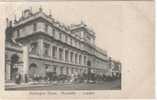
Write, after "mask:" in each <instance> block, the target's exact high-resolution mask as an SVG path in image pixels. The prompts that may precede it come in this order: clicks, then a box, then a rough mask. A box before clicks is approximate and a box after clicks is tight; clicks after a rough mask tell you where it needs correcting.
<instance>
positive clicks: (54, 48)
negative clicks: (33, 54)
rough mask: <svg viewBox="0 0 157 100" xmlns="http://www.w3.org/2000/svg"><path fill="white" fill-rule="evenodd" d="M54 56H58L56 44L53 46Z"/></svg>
mask: <svg viewBox="0 0 157 100" xmlns="http://www.w3.org/2000/svg"><path fill="white" fill-rule="evenodd" d="M52 57H53V58H55V59H56V58H57V47H56V46H53V48H52Z"/></svg>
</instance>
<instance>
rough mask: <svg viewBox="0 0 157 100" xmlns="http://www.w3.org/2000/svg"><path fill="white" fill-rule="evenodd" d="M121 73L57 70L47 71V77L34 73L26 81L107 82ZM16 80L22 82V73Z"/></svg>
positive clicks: (18, 82) (118, 76)
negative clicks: (80, 72) (59, 72)
mask: <svg viewBox="0 0 157 100" xmlns="http://www.w3.org/2000/svg"><path fill="white" fill-rule="evenodd" d="M120 78H121V74H120V73H116V74H112V75H111V76H106V75H105V74H96V73H82V74H71V75H66V74H60V75H57V74H56V73H55V72H48V73H46V76H45V77H42V76H40V75H36V74H35V75H34V76H33V77H30V78H25V79H27V80H26V82H39V83H40V82H41V81H44V82H48V83H51V82H61V83H97V82H105V81H112V80H116V79H120ZM15 82H16V83H17V84H20V82H21V75H20V74H19V75H17V77H16V80H15Z"/></svg>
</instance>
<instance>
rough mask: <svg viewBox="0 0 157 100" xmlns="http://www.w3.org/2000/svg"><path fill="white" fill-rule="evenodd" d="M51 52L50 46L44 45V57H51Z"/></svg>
mask: <svg viewBox="0 0 157 100" xmlns="http://www.w3.org/2000/svg"><path fill="white" fill-rule="evenodd" d="M49 51H50V45H49V44H47V43H44V56H46V57H50V55H49Z"/></svg>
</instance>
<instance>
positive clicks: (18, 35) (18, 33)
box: [17, 29, 20, 38]
mask: <svg viewBox="0 0 157 100" xmlns="http://www.w3.org/2000/svg"><path fill="white" fill-rule="evenodd" d="M18 37H20V31H19V29H18V30H17V38H18Z"/></svg>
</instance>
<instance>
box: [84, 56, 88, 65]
mask: <svg viewBox="0 0 157 100" xmlns="http://www.w3.org/2000/svg"><path fill="white" fill-rule="evenodd" d="M84 65H87V63H86V56H84Z"/></svg>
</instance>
